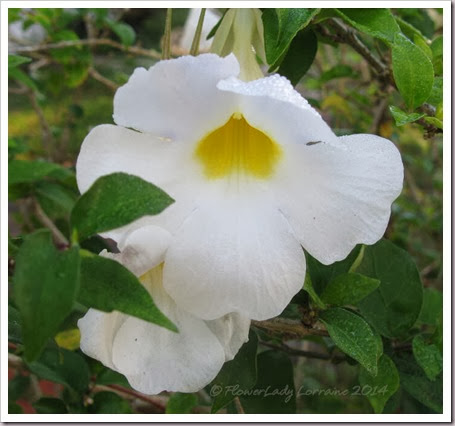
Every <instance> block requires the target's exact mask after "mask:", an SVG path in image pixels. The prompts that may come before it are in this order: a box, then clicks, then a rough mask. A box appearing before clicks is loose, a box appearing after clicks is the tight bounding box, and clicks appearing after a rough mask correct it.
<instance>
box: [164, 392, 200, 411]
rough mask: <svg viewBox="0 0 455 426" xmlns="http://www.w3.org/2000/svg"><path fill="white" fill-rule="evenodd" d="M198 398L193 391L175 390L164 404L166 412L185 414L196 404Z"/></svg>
mask: <svg viewBox="0 0 455 426" xmlns="http://www.w3.org/2000/svg"><path fill="white" fill-rule="evenodd" d="M197 403H198V398H197V396H196V395H195V394H194V393H180V392H176V393H173V394H172V395H171V397H170V398H169V401H168V403H167V405H166V413H167V414H187V413H190V412H191V410H192V409H193V408H194V407H195V406H196V405H197Z"/></svg>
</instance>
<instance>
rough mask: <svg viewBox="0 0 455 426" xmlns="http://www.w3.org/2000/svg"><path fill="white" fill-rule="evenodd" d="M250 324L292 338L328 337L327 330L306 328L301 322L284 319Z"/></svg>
mask: <svg viewBox="0 0 455 426" xmlns="http://www.w3.org/2000/svg"><path fill="white" fill-rule="evenodd" d="M251 324H252V325H254V326H255V327H257V328H260V329H262V330H266V331H268V332H270V333H273V334H285V335H288V336H292V337H305V336H328V335H329V333H328V332H327V330H323V329H319V328H313V327H306V326H305V325H303V324H302V323H301V322H298V321H291V320H287V319H284V318H273V319H271V320H267V321H255V320H252V321H251Z"/></svg>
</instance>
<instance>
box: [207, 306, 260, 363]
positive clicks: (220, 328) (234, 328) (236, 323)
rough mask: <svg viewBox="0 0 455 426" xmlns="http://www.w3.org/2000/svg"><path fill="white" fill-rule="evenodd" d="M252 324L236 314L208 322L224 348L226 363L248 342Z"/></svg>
mask: <svg viewBox="0 0 455 426" xmlns="http://www.w3.org/2000/svg"><path fill="white" fill-rule="evenodd" d="M250 322H251V321H250V320H249V319H248V318H246V317H243V316H242V315H239V314H236V313H233V314H227V315H224V316H223V317H221V318H219V319H216V320H213V321H207V322H206V324H207V325H208V327H209V328H210V330H211V331H212V333H214V334H215V336H216V337H217V338H218V340H219V341H220V343H221V345H222V346H223V347H224V351H225V353H226V361H230V360H231V359H234V357H235V355H236V354H237V352H238V351H239V349H240V348H241V347H242V345H243V344H244V343H245V342H247V341H248V333H249V331H250Z"/></svg>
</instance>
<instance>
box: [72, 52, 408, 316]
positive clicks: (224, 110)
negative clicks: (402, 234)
mask: <svg viewBox="0 0 455 426" xmlns="http://www.w3.org/2000/svg"><path fill="white" fill-rule="evenodd" d="M238 73H239V66H238V62H237V60H236V58H235V56H234V55H230V56H228V57H225V58H220V57H218V56H216V55H213V54H206V55H200V56H198V57H190V56H186V57H181V58H178V59H173V60H168V61H161V62H159V63H158V64H156V65H154V66H153V67H151V68H150V69H149V70H145V69H143V68H138V69H136V70H135V71H134V73H133V75H132V76H131V78H130V80H129V81H128V83H127V84H125V85H124V86H123V87H121V88H120V89H119V90H118V91H117V93H116V95H115V98H114V120H115V122H116V123H117V126H115V125H101V126H98V127H96V128H94V129H93V130H92V131H91V132H90V134H89V135H88V136H87V137H86V139H85V141H84V143H83V145H82V148H81V153H80V155H79V158H78V162H77V179H78V184H79V188H80V190H81V192H84V191H86V190H87V189H88V188H89V186H90V185H91V184H92V183H93V182H94V181H95V180H96V179H97V178H98V177H100V176H102V175H105V174H109V173H112V172H116V171H122V172H126V173H131V174H135V175H138V176H140V177H142V178H143V179H145V180H147V181H150V182H153V183H154V184H156V185H158V186H159V187H161V188H162V189H164V190H165V191H166V192H168V193H169V194H170V195H171V196H172V197H173V198H174V199H175V200H176V202H175V203H174V204H173V205H172V206H171V207H169V208H168V209H166V210H165V211H164V212H163V213H161V214H160V215H157V216H154V217H144V218H141V219H139V220H137V221H136V222H134V223H132V224H130V225H128V226H125V227H123V228H121V229H117V230H114V231H112V232H107V233H106V234H105V235H106V236H109V237H111V238H113V239H115V240H116V241H118V242H119V243H120V244H122V241H124V238H125V236H126V235H127V234H128V232H131V230H138V232H139V230H140V228H141V227H143V226H146V225H150V224H154V225H158V226H162V227H163V228H165V229H167V230H169V231H170V232H171V234H172V241H171V243H170V246H169V249H168V250H167V252H166V255H165V265H164V270H163V285H164V288H165V289H166V292H167V293H168V294H169V295H170V296H171V298H172V299H173V300H174V301H175V303H176V304H177V305H178V306H179V307H181V308H183V309H186V310H187V311H188V312H191V313H192V314H193V315H195V316H196V317H198V318H203V319H206V320H212V319H216V318H219V317H221V316H223V315H225V314H228V313H231V312H237V313H240V314H242V315H244V316H245V317H248V318H252V319H257V320H262V319H266V318H270V317H273V316H276V315H278V314H280V313H281V311H282V310H283V309H284V308H285V306H286V305H287V304H288V303H289V301H290V300H291V298H292V296H293V295H294V294H295V293H297V292H298V291H299V290H300V289H301V288H302V284H303V281H304V277H305V257H304V253H303V250H302V246H303V248H304V249H305V250H307V251H308V252H309V253H310V254H311V255H312V256H314V257H315V258H317V259H318V260H319V261H321V262H322V263H324V264H330V263H332V262H334V261H337V260H341V259H343V258H345V257H346V256H347V255H348V253H349V252H350V251H351V250H352V249H353V248H354V246H355V245H356V244H359V243H364V244H373V243H375V242H376V241H377V240H379V239H380V238H381V236H382V235H383V234H384V231H385V229H386V226H387V223H388V220H389V217H390V207H391V203H392V202H393V200H395V198H396V197H397V196H398V195H399V193H400V191H401V188H402V181H403V165H402V161H401V157H400V154H399V152H398V150H397V149H396V147H395V146H394V145H393V144H392V143H391V142H390V141H388V140H386V139H383V138H381V137H378V136H375V135H352V136H342V137H337V136H336V135H335V134H334V133H333V132H332V130H331V129H330V128H329V127H328V125H327V124H326V123H325V122H324V121H323V120H322V118H321V117H320V115H319V114H318V113H317V112H316V111H315V110H314V109H313V108H312V107H311V106H310V105H309V104H308V102H307V101H306V100H305V99H304V98H302V97H301V95H300V94H299V93H298V92H296V91H295V90H294V89H293V87H292V86H291V84H290V83H289V81H288V80H287V79H286V78H284V77H281V76H279V75H272V76H270V77H266V78H261V79H258V80H254V81H250V82H244V81H241V80H239V79H238V78H236V76H237V75H238ZM129 128H132V129H135V130H131V129H129ZM147 244H150V245H153V244H154V242H153V241H152V240H150V241H149V243H147Z"/></svg>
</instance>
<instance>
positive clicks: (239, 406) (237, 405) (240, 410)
mask: <svg viewBox="0 0 455 426" xmlns="http://www.w3.org/2000/svg"><path fill="white" fill-rule="evenodd" d="M234 403H235V408H236V409H237V413H238V414H245V410H244V409H243V406H242V403H241V402H240V399H239V397H238V396H236V397H235V398H234Z"/></svg>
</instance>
